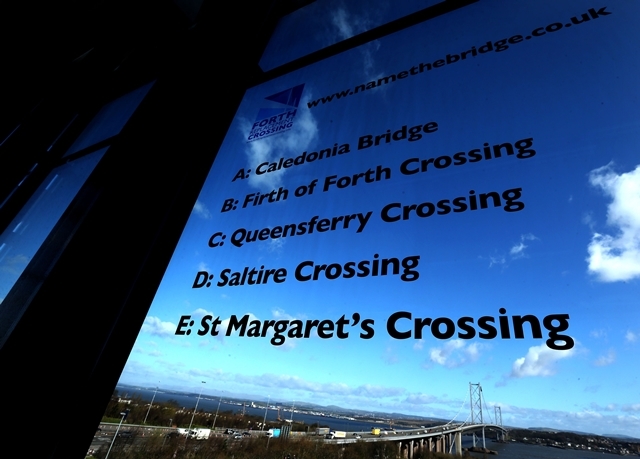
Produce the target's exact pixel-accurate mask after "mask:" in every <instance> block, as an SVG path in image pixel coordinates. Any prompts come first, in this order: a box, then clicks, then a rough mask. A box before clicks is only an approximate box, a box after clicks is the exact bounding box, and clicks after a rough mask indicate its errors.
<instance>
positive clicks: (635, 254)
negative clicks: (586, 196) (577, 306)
mask: <svg viewBox="0 0 640 459" xmlns="http://www.w3.org/2000/svg"><path fill="white" fill-rule="evenodd" d="M589 182H590V183H591V185H592V186H594V187H598V188H600V189H601V190H602V191H603V192H604V194H605V195H607V196H608V197H610V198H612V201H611V202H610V203H609V205H608V207H607V223H608V224H609V225H610V226H612V227H614V228H615V230H616V231H615V233H616V234H615V235H610V234H600V233H594V234H593V236H592V238H591V243H590V244H589V247H588V251H589V257H588V258H587V261H588V263H589V272H590V273H592V274H595V275H596V276H597V277H598V279H599V280H601V281H603V282H616V281H628V280H631V279H634V278H638V277H640V210H639V209H640V166H637V167H636V168H635V169H634V170H633V171H631V172H626V173H622V174H616V173H615V172H614V171H613V165H612V163H609V164H607V165H606V166H603V167H600V168H598V169H594V170H592V171H591V173H590V174H589Z"/></svg>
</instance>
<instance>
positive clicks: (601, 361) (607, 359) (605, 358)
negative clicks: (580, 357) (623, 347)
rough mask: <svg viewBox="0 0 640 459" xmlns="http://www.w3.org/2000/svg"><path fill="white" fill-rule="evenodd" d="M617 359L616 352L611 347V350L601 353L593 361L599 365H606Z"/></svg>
mask: <svg viewBox="0 0 640 459" xmlns="http://www.w3.org/2000/svg"><path fill="white" fill-rule="evenodd" d="M615 360H616V353H615V352H614V350H613V349H609V352H607V354H606V355H601V356H600V357H598V358H597V359H596V361H595V362H593V363H594V365H596V366H598V367H604V366H606V365H611V364H612V363H613V362H615Z"/></svg>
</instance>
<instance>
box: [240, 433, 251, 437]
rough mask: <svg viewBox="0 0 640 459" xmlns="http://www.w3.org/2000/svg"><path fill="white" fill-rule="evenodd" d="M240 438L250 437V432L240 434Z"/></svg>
mask: <svg viewBox="0 0 640 459" xmlns="http://www.w3.org/2000/svg"><path fill="white" fill-rule="evenodd" d="M242 436H243V437H250V436H251V432H242Z"/></svg>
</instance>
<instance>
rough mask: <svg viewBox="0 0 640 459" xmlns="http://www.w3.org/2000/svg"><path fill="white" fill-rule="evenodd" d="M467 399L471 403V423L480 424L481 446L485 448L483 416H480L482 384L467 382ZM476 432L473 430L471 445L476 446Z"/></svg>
mask: <svg viewBox="0 0 640 459" xmlns="http://www.w3.org/2000/svg"><path fill="white" fill-rule="evenodd" d="M469 400H470V404H471V423H472V424H482V447H483V448H486V447H487V444H486V440H485V437H484V418H483V416H482V386H481V385H480V383H477V384H473V383H469ZM476 439H477V436H476V433H475V432H473V446H474V447H475V446H476Z"/></svg>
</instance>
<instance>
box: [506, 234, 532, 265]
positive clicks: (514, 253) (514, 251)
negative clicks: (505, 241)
mask: <svg viewBox="0 0 640 459" xmlns="http://www.w3.org/2000/svg"><path fill="white" fill-rule="evenodd" d="M536 240H538V238H537V237H536V236H534V235H533V234H531V233H528V234H523V235H521V236H520V242H518V243H516V244H515V245H514V246H513V247H511V250H510V251H509V254H510V255H511V257H512V258H513V259H514V260H515V259H518V258H522V257H525V256H526V254H525V253H524V249H526V248H527V247H529V246H528V245H527V244H525V243H524V241H536Z"/></svg>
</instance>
